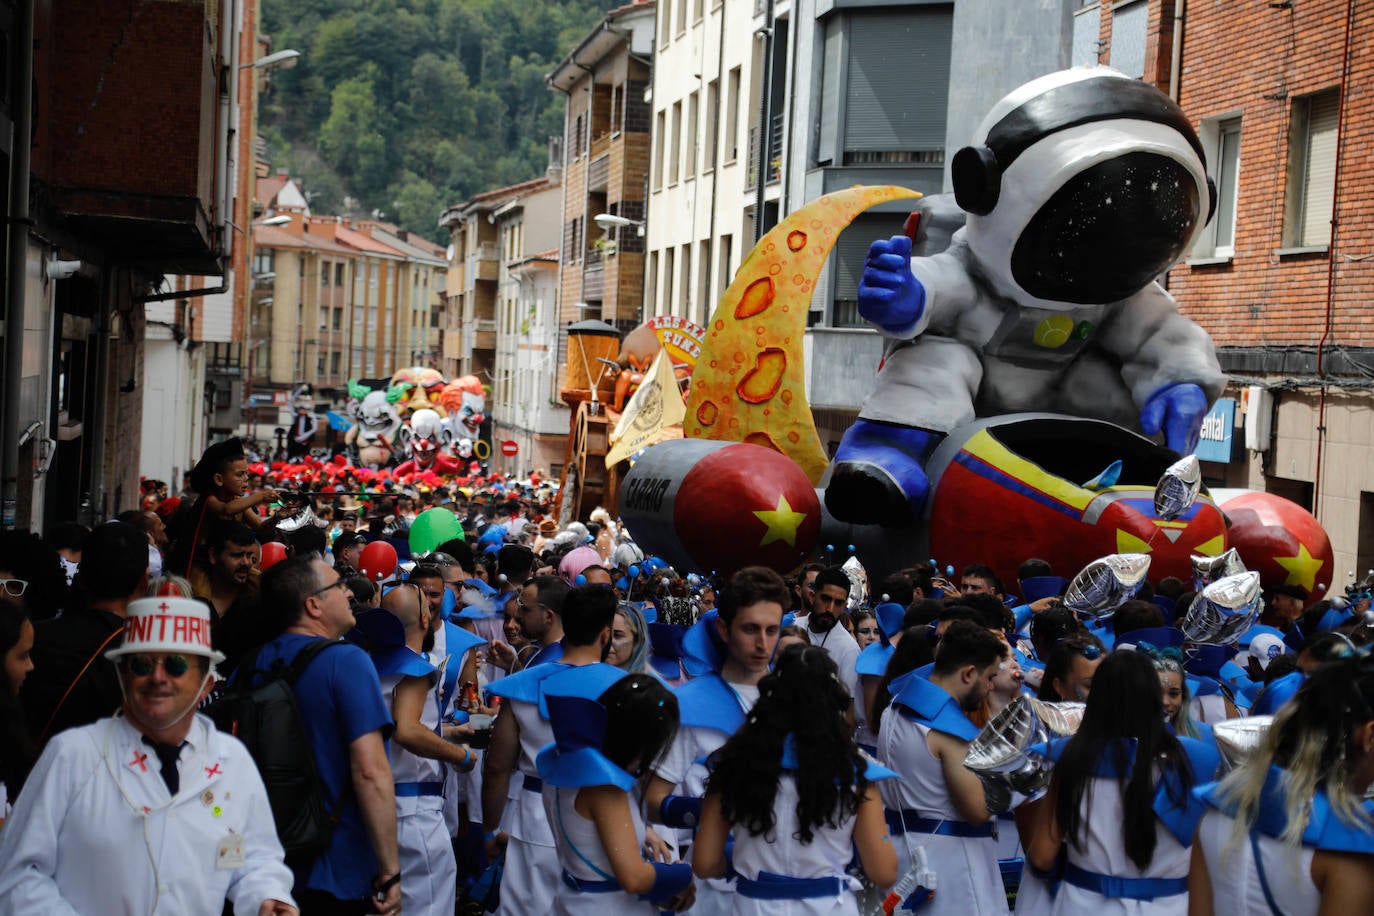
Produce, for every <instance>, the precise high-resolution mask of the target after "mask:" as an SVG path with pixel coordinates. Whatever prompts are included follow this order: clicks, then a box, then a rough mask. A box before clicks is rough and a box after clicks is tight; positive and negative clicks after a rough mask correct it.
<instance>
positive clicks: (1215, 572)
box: [1189, 547, 1245, 592]
mask: <svg viewBox="0 0 1374 916" xmlns="http://www.w3.org/2000/svg"><path fill="white" fill-rule="evenodd" d="M1189 559H1191V560H1192V563H1193V591H1195V592H1200V591H1202V590H1203V589H1204V588H1206V587H1207V586H1209V585H1211V584H1212V583H1213V582H1216V581H1217V580H1218V579H1225V578H1226V577H1227V576H1234V575H1236V574H1237V573H1243V572H1245V563H1244V562H1243V561H1242V560H1241V558H1240V554H1239V553H1237V552H1236V548H1234V547H1232V548H1231V549H1230V550H1228V551H1226V552H1225V553H1223V554H1221V555H1220V556H1216V557H1204V556H1201V555H1200V554H1193V555H1192V557H1190V558H1189Z"/></svg>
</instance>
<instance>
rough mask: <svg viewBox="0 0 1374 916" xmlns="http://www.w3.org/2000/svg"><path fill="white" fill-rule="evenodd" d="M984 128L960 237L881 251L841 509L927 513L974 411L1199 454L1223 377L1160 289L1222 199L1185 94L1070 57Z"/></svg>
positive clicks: (956, 177) (965, 179)
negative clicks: (869, 369) (1053, 422)
mask: <svg viewBox="0 0 1374 916" xmlns="http://www.w3.org/2000/svg"><path fill="white" fill-rule="evenodd" d="M978 135H979V136H980V137H982V138H983V140H982V143H981V145H979V146H974V147H966V148H964V149H962V150H960V151H959V152H958V153H957V154H956V155H955V157H954V159H953V162H952V167H951V176H952V179H953V186H954V197H955V200H956V201H957V203H958V205H959V207H960V208H961V209H962V210H963V211H965V212H966V213H967V221H966V223H965V225H964V226H963V227H962V228H960V229H958V230H957V231H955V232H954V234H953V236H952V238H950V240H949V245H948V247H947V248H946V249H944V250H943V251H939V252H938V253H934V254H931V255H930V256H924V257H912V241H911V239H910V238H908V237H906V236H898V237H894V238H892V239H890V240H885V241H878V242H875V243H873V245H872V247H871V248H870V250H869V254H868V258H867V261H866V262H865V266H864V271H863V275H862V279H861V281H860V284H859V296H858V302H859V311H860V313H861V314H862V315H863V316H864V318H866V319H867V320H868V321H870V322H871V323H873V324H874V325H876V326H877V328H878V329H879V330H880V331H881V333H882V334H883V335H884V337H885V338H886V341H885V347H884V361H883V364H882V367H881V369H880V370H879V373H878V376H877V379H876V381H875V383H874V387H873V390H872V391H871V393H870V394H869V396H868V398H867V400H866V401H865V402H864V404H863V407H862V408H861V410H860V412H859V419H858V420H857V422H856V423H855V424H854V425H853V426H852V427H850V428H849V430H848V431H847V432H846V433H845V434H844V437H843V439H842V440H841V442H840V445H839V448H838V450H837V452H836V454H835V461H834V464H833V466H832V468H831V476H830V481H829V486H828V488H827V489H826V495H825V500H826V505H827V508H828V509H829V510H830V512H831V513H832V514H833V515H834V516H835V517H836V518H838V519H842V520H844V521H847V522H851V523H856V524H880V525H889V526H901V525H906V524H910V523H912V522H913V521H914V520H917V519H919V518H920V517H921V512H922V509H923V504H924V501H925V499H926V496H927V492H928V489H929V482H928V479H927V475H926V471H925V464H926V462H927V461H928V459H929V458H930V456H931V454H932V452H934V450H935V448H936V447H937V446H938V445H939V444H940V443H941V442H942V441H943V440H944V439H945V437H946V436H947V435H948V434H949V433H950V432H951V431H952V430H955V429H956V428H958V427H960V426H962V425H964V424H967V423H969V422H970V421H972V420H973V419H974V418H975V417H984V416H996V415H1001V414H1010V413H1020V412H1029V411H1047V412H1052V413H1057V414H1061V415H1070V416H1079V417H1089V418H1096V419H1101V420H1106V421H1109V422H1111V423H1116V424H1119V425H1121V426H1124V427H1126V428H1127V429H1130V430H1140V431H1143V432H1144V433H1145V434H1147V435H1150V436H1154V435H1158V434H1160V433H1163V435H1164V438H1165V443H1166V445H1167V446H1168V447H1169V448H1170V449H1173V450H1174V451H1176V452H1178V453H1180V454H1188V453H1189V452H1191V451H1192V450H1193V448H1194V447H1195V445H1196V443H1197V437H1198V431H1199V428H1200V425H1201V422H1202V419H1203V417H1204V416H1205V414H1206V413H1207V410H1208V408H1209V406H1210V405H1211V403H1212V401H1214V400H1215V399H1216V397H1217V395H1218V394H1219V393H1220V391H1221V389H1222V386H1223V384H1224V376H1223V375H1222V372H1221V370H1220V367H1219V366H1218V363H1217V360H1216V356H1215V354H1214V353H1213V348H1212V344H1211V341H1210V339H1209V338H1208V336H1207V333H1206V332H1205V331H1203V330H1202V329H1201V328H1200V327H1198V326H1197V325H1196V324H1194V323H1193V322H1192V321H1190V320H1188V319H1187V318H1184V317H1183V316H1182V315H1180V314H1179V312H1178V309H1177V306H1176V304H1175V302H1174V300H1173V298H1172V297H1171V296H1170V295H1169V294H1168V293H1167V292H1166V291H1165V290H1164V288H1163V287H1162V286H1160V284H1159V283H1158V282H1157V278H1158V277H1159V276H1160V275H1161V274H1163V273H1164V271H1166V270H1168V268H1169V267H1170V266H1172V265H1173V264H1174V263H1175V262H1176V261H1177V260H1178V259H1179V258H1180V257H1181V256H1182V255H1183V254H1184V253H1185V252H1187V251H1188V250H1189V249H1190V248H1191V246H1192V244H1193V242H1194V241H1195V239H1196V238H1197V235H1198V233H1200V232H1201V231H1202V229H1203V227H1204V225H1205V224H1206V222H1207V220H1208V219H1209V218H1210V213H1211V209H1212V207H1213V205H1214V200H1215V193H1214V191H1213V189H1212V187H1211V183H1210V182H1209V180H1208V178H1207V173H1206V167H1205V164H1204V159H1203V153H1202V147H1201V144H1200V143H1199V141H1198V138H1197V135H1196V133H1195V132H1194V130H1193V128H1192V126H1191V124H1190V122H1189V120H1188V118H1187V116H1186V115H1185V114H1184V113H1183V111H1182V110H1181V109H1180V108H1179V107H1178V105H1177V104H1176V103H1174V102H1173V101H1172V100H1171V99H1170V98H1169V97H1168V96H1166V95H1165V94H1163V93H1161V92H1160V91H1158V90H1157V89H1155V88H1154V87H1153V86H1151V85H1149V84H1148V83H1145V82H1142V81H1139V80H1134V79H1130V78H1128V77H1126V76H1125V75H1123V74H1121V73H1118V72H1117V71H1114V70H1109V69H1106V68H1080V69H1073V70H1065V71H1060V72H1057V73H1052V74H1049V75H1047V76H1044V77H1041V78H1039V79H1036V80H1033V81H1031V82H1029V83H1027V84H1025V85H1023V86H1021V87H1020V88H1018V89H1016V90H1014V91H1013V92H1011V93H1010V94H1009V95H1007V96H1006V97H1005V98H1003V99H1002V100H1001V101H1000V102H998V103H997V104H996V105H995V106H994V107H993V109H992V111H991V112H990V113H989V114H988V115H987V117H986V118H985V119H984V121H983V124H982V125H981V127H980V128H979V134H978Z"/></svg>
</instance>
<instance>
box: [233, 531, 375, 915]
mask: <svg viewBox="0 0 1374 916" xmlns="http://www.w3.org/2000/svg"><path fill="white" fill-rule="evenodd" d="M348 597H349V591H348V586H347V585H346V584H345V582H344V580H343V579H342V578H340V576H339V574H338V573H337V572H335V571H334V570H333V569H331V568H330V567H329V564H327V563H325V562H324V561H323V560H321V559H319V558H318V557H317V556H314V555H311V556H302V557H293V558H291V559H289V560H283V561H282V562H280V563H278V564H276V565H275V566H273V567H272V568H271V569H270V570H268V571H267V573H266V574H264V575H263V577H262V602H263V607H264V609H265V610H266V611H267V612H268V613H270V614H274V615H277V616H278V619H279V623H280V624H281V625H282V627H283V630H282V633H281V635H280V636H278V637H277V638H276V639H274V640H272V641H271V642H269V643H267V645H265V646H263V647H262V650H261V652H260V653H259V655H258V668H259V670H267V669H268V668H270V667H271V665H272V663H273V661H275V660H276V659H281V660H282V662H283V664H287V665H289V664H290V663H291V661H292V660H293V659H294V658H295V657H296V653H297V652H299V651H300V650H301V648H302V647H304V646H305V645H306V644H307V643H309V642H310V641H311V640H315V639H338V638H339V637H341V636H343V635H344V634H345V633H347V632H348V631H349V630H350V629H351V628H352V627H353V623H354V621H353V611H352V609H351V608H350V606H349V603H348ZM295 689H296V700H297V702H298V703H299V706H300V710H301V718H302V720H303V722H304V725H305V729H306V732H307V733H308V735H309V737H310V744H311V746H312V747H313V749H314V751H315V764H316V766H317V767H318V768H319V773H320V778H321V779H322V780H323V782H324V785H325V790H326V795H327V800H328V803H329V804H330V805H331V807H332V806H333V805H334V804H335V800H336V799H338V798H340V797H341V796H344V797H345V801H344V804H343V809H342V812H341V813H340V816H339V823H338V825H337V826H336V827H335V829H334V834H333V836H332V838H331V839H330V844H329V849H328V850H326V851H325V853H324V854H323V855H321V856H320V857H319V858H318V859H316V860H315V861H313V862H311V863H309V864H308V865H306V866H298V867H297V869H296V886H295V890H294V892H293V893H294V896H295V898H296V900H297V901H298V902H299V904H300V909H301V913H302V914H303V916H309V914H312V913H322V914H326V913H327V914H352V913H375V912H381V913H399V912H400V910H401V889H400V882H399V878H400V857H399V854H398V852H397V847H396V795H395V787H394V784H393V782H392V775H391V765H390V764H389V763H388V762H387V753H386V740H387V738H388V737H390V735H391V731H392V729H393V727H394V723H393V722H392V719H391V713H390V711H389V710H388V709H387V706H386V703H385V702H383V700H382V687H381V682H380V681H379V680H378V678H377V669H376V668H375V667H373V665H372V660H371V659H370V658H368V656H367V653H365V652H364V651H363V650H362V649H359V648H358V647H356V646H353V645H349V644H340V645H337V646H330V647H329V648H327V649H325V650H324V651H323V652H321V653H320V654H319V655H317V656H316V657H315V658H314V659H313V660H312V661H311V662H310V664H309V665H308V666H307V667H306V669H305V671H304V672H303V673H302V674H301V676H300V679H299V680H297V681H296V688H295Z"/></svg>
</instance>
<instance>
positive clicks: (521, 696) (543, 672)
mask: <svg viewBox="0 0 1374 916" xmlns="http://www.w3.org/2000/svg"><path fill="white" fill-rule="evenodd" d="M570 667H572V666H571V665H565V664H563V663H562V662H550V663H549V664H547V665H536V666H535V667H533V668H526V669H525V670H524V671H518V672H516V673H515V674H512V675H511V676H510V677H503V678H501V680H499V681H497V682H496V683H495V684H492V685H491V686H489V687H488V688H487V693H489V694H491V695H492V696H494V697H501V698H502V699H506V700H521V701H523V702H525V703H538V702H539V685H540V684H541V683H542V682H543V681H544V679H545V678H547V677H551V676H552V675H555V674H557V673H558V672H560V671H567V670H568V669H569V668H570Z"/></svg>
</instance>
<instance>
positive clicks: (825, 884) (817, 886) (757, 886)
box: [735, 871, 848, 900]
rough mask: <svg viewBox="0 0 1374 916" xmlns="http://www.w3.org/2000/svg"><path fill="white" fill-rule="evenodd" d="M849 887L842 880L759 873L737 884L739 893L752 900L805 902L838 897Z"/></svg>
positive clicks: (742, 878)
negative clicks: (808, 899) (806, 900)
mask: <svg viewBox="0 0 1374 916" xmlns="http://www.w3.org/2000/svg"><path fill="white" fill-rule="evenodd" d="M847 887H848V885H847V884H846V883H845V882H844V880H843V879H842V878H792V877H789V876H788V875H775V874H773V873H772V872H771V871H761V872H759V876H758V878H756V879H754V880H752V881H751V880H750V879H748V878H745V877H743V876H741V877H740V879H739V881H737V882H736V883H735V890H736V892H737V893H739V894H741V895H743V896H745V897H748V898H749V899H751V900H805V899H807V898H809V897H838V896H839V895H840V894H841V893H843V892H844V890H845V889H846V888H847Z"/></svg>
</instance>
